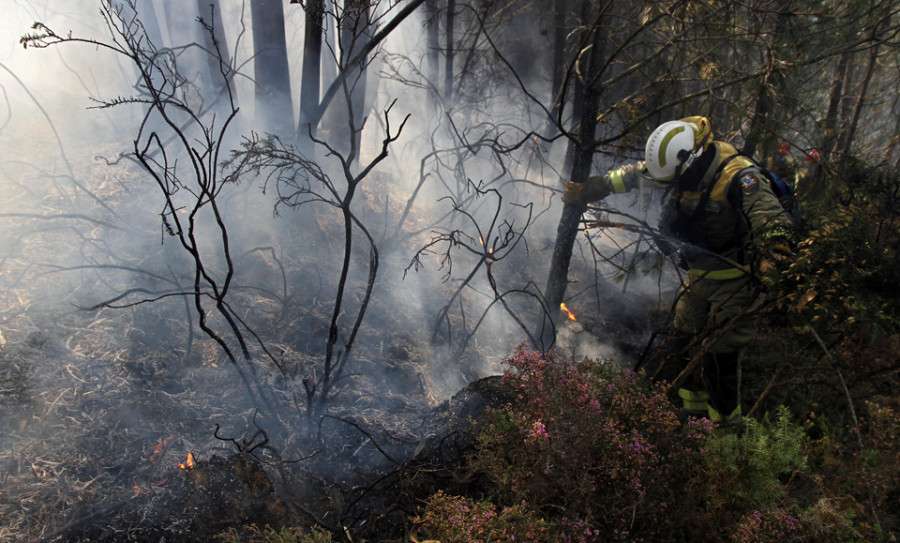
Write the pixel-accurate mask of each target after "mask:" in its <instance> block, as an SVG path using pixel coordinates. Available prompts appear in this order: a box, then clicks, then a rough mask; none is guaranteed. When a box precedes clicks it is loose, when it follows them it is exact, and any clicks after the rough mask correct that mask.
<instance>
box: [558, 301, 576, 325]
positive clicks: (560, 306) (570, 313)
mask: <svg viewBox="0 0 900 543" xmlns="http://www.w3.org/2000/svg"><path fill="white" fill-rule="evenodd" d="M559 308H560V309H561V310H562V311H565V312H566V316H567V317H569V320H570V321H577V320H578V319H576V318H575V313H572V312H571V311H569V308H568V307H566V304H565V302H564V303H561V304H559Z"/></svg>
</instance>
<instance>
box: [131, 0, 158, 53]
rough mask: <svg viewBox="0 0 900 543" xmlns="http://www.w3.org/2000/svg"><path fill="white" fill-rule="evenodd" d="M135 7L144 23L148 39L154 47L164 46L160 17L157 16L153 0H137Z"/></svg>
mask: <svg viewBox="0 0 900 543" xmlns="http://www.w3.org/2000/svg"><path fill="white" fill-rule="evenodd" d="M135 8H136V11H137V15H138V18H139V19H140V20H141V24H143V25H144V32H145V33H146V35H147V39H148V40H150V43H152V44H153V46H154V47H157V48H159V47H163V46H164V45H165V44H164V43H163V37H162V31H161V30H160V25H159V18H158V17H157V16H156V10H155V9H154V8H153V0H137V1H136V2H135Z"/></svg>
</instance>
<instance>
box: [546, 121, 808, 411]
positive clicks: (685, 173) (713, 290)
mask: <svg viewBox="0 0 900 543" xmlns="http://www.w3.org/2000/svg"><path fill="white" fill-rule="evenodd" d="M644 158H645V159H644V161H641V162H636V163H631V164H627V165H625V166H622V167H620V168H617V169H614V170H610V171H609V172H607V173H606V174H605V175H601V176H594V177H591V178H589V179H588V180H587V181H586V182H585V183H575V182H573V181H569V182H567V183H566V186H565V191H564V194H563V201H565V202H567V203H570V204H574V205H578V206H580V207H582V208H586V206H587V204H588V203H589V202H593V201H598V200H602V199H603V198H605V197H606V196H608V195H609V194H614V193H615V194H617V193H624V192H628V191H630V190H632V189H635V188H637V187H638V185H639V184H641V183H642V182H648V181H649V182H650V183H652V185H653V186H656V187H658V188H660V189H661V190H662V192H663V194H664V195H666V197H665V201H664V204H663V205H664V208H663V213H662V218H661V221H660V232H661V233H662V234H663V236H666V237H668V238H670V239H673V240H674V245H675V246H677V247H678V248H679V249H680V251H681V253H682V254H681V256H682V262H683V263H684V267H685V268H686V269H687V270H688V273H687V276H688V279H687V281H686V282H685V285H684V288H683V291H682V292H681V293H680V294H679V297H678V300H677V302H676V306H675V319H674V327H675V329H676V333H677V335H678V337H679V338H680V340H681V343H682V344H685V345H686V344H687V342H688V341H689V340H690V338H692V337H695V336H697V335H699V334H703V335H702V337H703V338H706V339H705V340H704V343H702V344H701V347H702V350H703V351H704V352H705V353H706V354H704V356H703V360H702V364H701V371H700V374H701V375H700V376H699V378H697V377H696V376H695V377H694V378H693V380H692V381H688V383H686V384H685V385H684V388H681V389H679V391H678V395H679V396H680V397H681V399H682V400H683V402H684V408H685V410H687V411H691V412H696V411H703V412H704V414H705V415H707V416H708V417H709V418H710V419H711V420H713V421H714V422H715V423H717V424H719V425H729V424H736V423H739V422H740V417H741V405H740V364H741V356H742V353H743V351H744V350H745V348H746V347H747V346H748V345H749V344H750V343H751V342H752V341H753V340H754V338H755V336H756V332H757V330H756V322H755V320H756V319H755V316H754V313H755V310H756V309H757V308H758V307H759V305H760V304H761V302H762V300H761V296H760V288H759V285H760V283H759V281H758V280H757V279H758V278H759V277H762V276H763V274H764V273H765V272H766V271H768V269H769V268H771V267H772V266H773V262H776V263H777V262H778V261H781V260H783V259H784V257H785V256H788V255H789V254H790V252H791V249H790V248H791V245H792V241H793V232H792V228H793V227H792V223H791V220H790V218H789V217H788V216H787V215H786V213H785V211H784V209H783V208H782V206H781V204H780V203H779V201H778V198H777V197H776V196H775V194H774V193H773V191H772V189H771V187H770V186H769V183H768V180H767V179H766V178H765V177H764V176H763V175H762V173H760V171H759V170H758V169H755V168H754V164H753V162H752V161H751V160H750V159H748V158H746V157H744V156H743V155H740V154H738V152H737V150H736V149H735V148H734V147H733V146H732V145H731V144H729V143H725V142H721V141H715V140H714V138H713V133H712V130H711V127H710V123H709V120H708V119H707V118H705V117H700V116H695V117H688V118H686V119H682V120H678V121H669V122H666V123H664V124H662V125H660V126H659V127H658V128H657V129H656V130H654V131H653V133H652V134H651V135H650V137H649V138H648V140H647V144H646V149H645V155H644ZM689 360H690V357H689V356H684V357H682V358H680V359H679V360H678V361H677V365H678V366H680V367H678V368H676V370H677V373H674V374H673V375H677V374H678V373H680V371H681V370H682V369H684V367H685V366H686V364H687V362H688V361H689ZM669 365H671V363H669Z"/></svg>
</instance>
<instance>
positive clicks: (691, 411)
mask: <svg viewBox="0 0 900 543" xmlns="http://www.w3.org/2000/svg"><path fill="white" fill-rule="evenodd" d="M678 397H679V398H681V402H682V408H683V409H684V412H685V414H688V415H693V416H696V417H705V416H706V415H707V413H708V412H709V403H708V401H709V394H707V393H706V391H704V390H688V389H686V388H679V389H678Z"/></svg>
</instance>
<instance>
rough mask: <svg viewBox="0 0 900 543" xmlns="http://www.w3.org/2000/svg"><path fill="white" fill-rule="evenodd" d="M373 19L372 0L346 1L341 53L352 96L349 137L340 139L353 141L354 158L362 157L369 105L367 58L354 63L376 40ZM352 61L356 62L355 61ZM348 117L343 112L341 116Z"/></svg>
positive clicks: (349, 98)
mask: <svg viewBox="0 0 900 543" xmlns="http://www.w3.org/2000/svg"><path fill="white" fill-rule="evenodd" d="M370 25H371V21H370V19H369V0H345V2H344V19H343V21H342V25H341V51H342V53H341V56H342V57H343V62H342V63H341V64H342V65H343V66H344V67H343V70H346V71H347V72H348V74H349V75H348V79H347V82H348V85H347V88H348V92H349V96H345V98H348V101H349V103H348V104H347V112H348V113H349V118H348V119H347V120H346V122H347V125H346V130H348V131H349V134H347V137H341V138H339V141H347V142H349V143H350V152H349V155H350V158H351V160H354V159H355V160H359V147H360V143H361V136H362V125H363V117H364V116H365V113H366V112H365V104H366V63H367V59H366V58H365V57H363V58H361V59H359V61H358V62H353V61H352V59H354V58H356V57H357V55H358V54H359V52H360V51H361V50H362V48H363V47H364V46H365V45H366V44H367V43H368V42H369V41H370V40H371V39H372V32H371V31H370ZM351 62H352V63H351ZM341 117H342V118H344V116H343V115H341Z"/></svg>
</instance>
